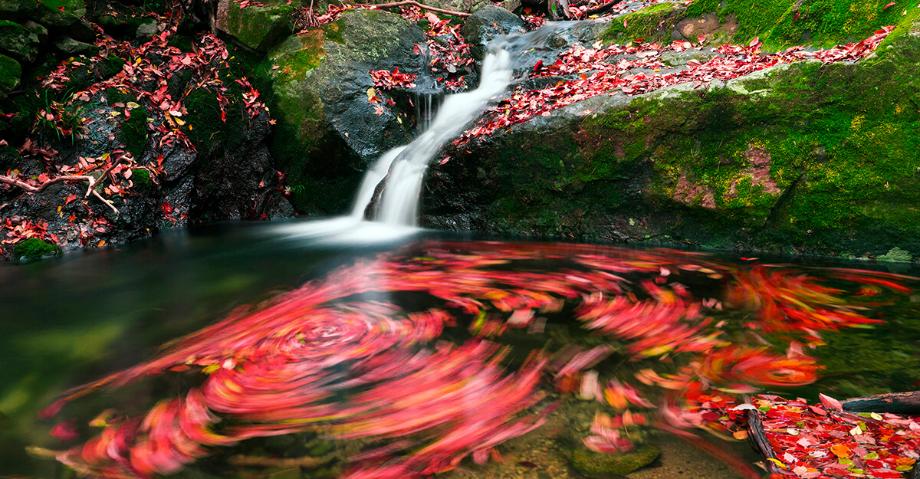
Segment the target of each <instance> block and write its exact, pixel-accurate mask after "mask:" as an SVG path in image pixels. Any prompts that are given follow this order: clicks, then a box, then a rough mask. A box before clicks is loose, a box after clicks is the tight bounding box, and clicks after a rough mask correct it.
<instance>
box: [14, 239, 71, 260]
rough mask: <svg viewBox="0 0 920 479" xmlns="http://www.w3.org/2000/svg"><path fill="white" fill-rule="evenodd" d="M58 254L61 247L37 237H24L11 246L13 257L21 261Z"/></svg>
mask: <svg viewBox="0 0 920 479" xmlns="http://www.w3.org/2000/svg"><path fill="white" fill-rule="evenodd" d="M60 254H61V248H60V247H58V245H56V244H54V243H52V242H50V241H45V240H41V239H38V238H29V239H25V240H22V241H20V242H19V243H16V245H15V246H13V258H14V259H15V260H16V261H20V262H23V263H28V262H32V261H37V260H40V259H43V258H47V257H50V256H58V255H60Z"/></svg>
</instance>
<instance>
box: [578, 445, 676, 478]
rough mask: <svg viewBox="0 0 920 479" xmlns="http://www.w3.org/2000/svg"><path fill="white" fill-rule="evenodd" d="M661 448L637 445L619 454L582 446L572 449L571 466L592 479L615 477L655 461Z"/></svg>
mask: <svg viewBox="0 0 920 479" xmlns="http://www.w3.org/2000/svg"><path fill="white" fill-rule="evenodd" d="M660 455H661V450H660V449H658V448H657V447H655V446H652V445H644V446H639V447H637V448H636V449H633V450H632V451H630V452H624V453H621V454H600V453H597V452H594V451H590V450H588V449H586V448H584V447H576V448H575V450H574V451H572V457H571V464H572V467H573V468H574V469H575V470H576V471H578V472H579V473H580V474H582V475H584V476H585V477H589V478H592V479H615V478H618V477H621V476H624V475H626V474H629V473H630V472H634V471H637V470H639V469H641V468H643V467H645V466H648V465H649V464H651V463H653V462H655V460H656V459H658V456H660Z"/></svg>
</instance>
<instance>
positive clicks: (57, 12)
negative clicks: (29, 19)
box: [37, 0, 86, 27]
mask: <svg viewBox="0 0 920 479" xmlns="http://www.w3.org/2000/svg"><path fill="white" fill-rule="evenodd" d="M37 3H38V20H39V23H43V24H46V25H48V26H55V27H65V26H68V25H72V24H73V23H75V22H77V21H79V19H80V18H82V17H83V16H84V15H86V4H85V3H84V2H83V0H38V1H37Z"/></svg>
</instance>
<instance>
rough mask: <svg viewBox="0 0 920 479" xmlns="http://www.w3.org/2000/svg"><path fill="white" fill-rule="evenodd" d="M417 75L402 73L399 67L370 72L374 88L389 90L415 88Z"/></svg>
mask: <svg viewBox="0 0 920 479" xmlns="http://www.w3.org/2000/svg"><path fill="white" fill-rule="evenodd" d="M416 77H418V75H416V74H414V73H402V72H400V71H399V67H396V68H394V69H393V71H389V70H371V80H373V81H374V86H376V87H378V88H382V89H384V90H389V89H392V88H415V79H416Z"/></svg>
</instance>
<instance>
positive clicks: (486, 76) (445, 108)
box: [375, 49, 512, 226]
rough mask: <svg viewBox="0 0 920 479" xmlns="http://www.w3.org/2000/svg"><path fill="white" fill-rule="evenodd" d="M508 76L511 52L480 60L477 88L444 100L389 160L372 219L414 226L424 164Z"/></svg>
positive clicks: (505, 83)
mask: <svg viewBox="0 0 920 479" xmlns="http://www.w3.org/2000/svg"><path fill="white" fill-rule="evenodd" d="M511 77H512V68H511V55H510V54H509V53H508V51H507V50H504V49H496V50H494V51H492V52H490V53H489V54H488V55H487V56H486V58H485V60H484V61H483V66H482V79H481V80H480V82H479V87H477V88H476V89H475V90H472V91H468V92H464V93H458V94H456V95H451V96H448V97H447V98H445V99H444V103H443V104H442V105H441V107H440V108H439V109H438V113H437V115H435V117H434V120H432V122H431V126H430V127H429V128H428V129H427V130H425V131H424V132H423V133H422V134H421V135H419V136H418V137H417V138H416V139H415V140H413V141H412V143H409V144H408V145H406V146H405V147H404V148H403V149H402V150H401V151H399V152H398V153H397V154H396V155H394V156H395V158H394V159H392V160H390V161H392V165H391V166H390V170H389V174H388V175H387V177H386V179H385V181H386V182H385V183H384V186H383V195H382V197H381V199H380V205H379V208H378V209H377V215H376V218H375V219H376V220H377V221H380V222H382V223H385V224H391V225H409V226H413V225H415V223H416V220H417V218H416V214H417V212H418V202H419V194H420V192H421V187H422V180H423V179H424V177H425V171H426V170H427V169H428V163H430V162H431V160H432V159H433V158H434V156H435V155H436V154H437V153H438V151H439V150H440V149H441V148H442V147H443V146H444V145H445V144H446V143H447V142H448V141H450V140H451V139H453V138H454V137H456V136H457V135H459V134H460V133H461V132H462V131H463V128H465V127H466V125H467V124H469V123H470V122H471V121H473V120H475V119H476V117H477V116H478V115H479V114H480V113H481V112H482V110H483V109H485V107H486V105H487V104H488V102H489V100H490V99H491V98H492V97H494V96H496V95H498V94H499V93H501V92H503V91H505V88H506V87H507V86H508V84H509V83H511ZM392 151H393V150H391V151H390V152H388V153H387V154H386V155H384V156H383V157H381V160H380V161H383V160H384V159H386V157H387V156H388V155H389V154H390V153H392ZM376 166H377V165H375V167H376Z"/></svg>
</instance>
